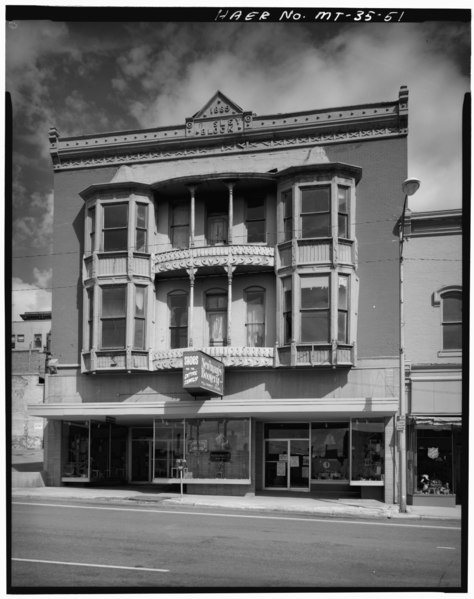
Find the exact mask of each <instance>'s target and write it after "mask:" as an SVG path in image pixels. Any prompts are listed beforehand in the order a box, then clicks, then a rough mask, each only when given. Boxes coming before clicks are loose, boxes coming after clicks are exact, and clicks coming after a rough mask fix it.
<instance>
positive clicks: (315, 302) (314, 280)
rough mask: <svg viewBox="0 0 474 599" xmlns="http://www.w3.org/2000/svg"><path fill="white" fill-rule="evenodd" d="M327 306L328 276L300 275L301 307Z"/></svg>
mask: <svg viewBox="0 0 474 599" xmlns="http://www.w3.org/2000/svg"><path fill="white" fill-rule="evenodd" d="M328 307H329V277H327V276H322V277H301V308H302V309H303V310H304V309H315V308H328Z"/></svg>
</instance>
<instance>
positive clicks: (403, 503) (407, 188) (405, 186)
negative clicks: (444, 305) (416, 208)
mask: <svg viewBox="0 0 474 599" xmlns="http://www.w3.org/2000/svg"><path fill="white" fill-rule="evenodd" d="M419 187H420V180H419V179H407V180H406V181H404V182H403V183H402V191H403V193H404V194H405V201H404V202H403V212H402V216H401V219H400V224H399V229H398V234H399V252H400V277H399V281H400V399H399V406H398V426H397V428H398V433H399V442H398V450H399V472H400V477H399V479H400V480H399V509H400V512H403V513H404V512H406V511H407V470H406V469H407V461H406V460H407V446H406V419H407V400H406V395H405V335H404V327H405V322H404V310H403V301H404V300H403V242H404V229H405V227H404V225H405V212H406V209H407V201H408V196H411V195H413V194H414V193H416V192H417V191H418V188H419Z"/></svg>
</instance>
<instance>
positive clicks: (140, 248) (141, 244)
mask: <svg viewBox="0 0 474 599" xmlns="http://www.w3.org/2000/svg"><path fill="white" fill-rule="evenodd" d="M135 251H137V252H146V231H145V230H144V229H137V234H136V240H135Z"/></svg>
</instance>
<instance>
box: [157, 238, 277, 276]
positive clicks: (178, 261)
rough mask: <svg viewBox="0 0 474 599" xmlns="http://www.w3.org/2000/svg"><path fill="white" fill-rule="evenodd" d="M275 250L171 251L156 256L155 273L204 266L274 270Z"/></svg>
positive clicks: (225, 247) (230, 247) (232, 247)
mask: <svg viewBox="0 0 474 599" xmlns="http://www.w3.org/2000/svg"><path fill="white" fill-rule="evenodd" d="M274 256H275V250H274V248H273V247H269V246H266V245H211V246H202V247H192V248H185V249H172V250H169V251H166V252H163V253H161V254H157V255H156V256H155V260H154V271H155V273H162V272H170V271H174V270H182V269H188V268H191V267H193V268H200V267H206V266H257V267H259V266H261V267H266V268H268V269H273V268H274Z"/></svg>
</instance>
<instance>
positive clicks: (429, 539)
mask: <svg viewBox="0 0 474 599" xmlns="http://www.w3.org/2000/svg"><path fill="white" fill-rule="evenodd" d="M11 509H12V520H11V535H12V543H11V580H10V584H11V589H12V590H13V591H17V590H25V592H26V591H27V589H28V588H30V589H31V588H40V587H50V588H52V589H54V588H58V587H61V588H65V589H66V588H71V587H73V588H76V589H78V591H79V589H82V590H85V589H87V588H97V587H109V588H126V589H129V590H130V592H131V589H138V590H139V589H143V588H144V587H146V588H148V589H150V588H151V589H152V588H156V589H160V590H163V589H166V588H170V589H173V590H176V588H177V587H178V588H179V587H181V588H183V589H186V590H189V589H193V588H201V587H202V588H209V587H220V588H224V589H228V590H229V591H231V590H238V589H242V590H246V589H250V588H256V589H265V588H266V589H272V590H274V591H275V592H276V591H277V590H278V589H280V590H283V589H291V588H295V589H300V590H304V589H307V590H308V591H309V590H318V589H324V588H331V589H332V588H337V589H338V590H346V589H351V590H352V589H356V590H357V589H361V588H371V589H375V588H381V589H386V590H389V589H395V588H403V589H407V588H411V589H418V590H422V589H438V590H442V589H453V588H460V585H461V530H460V523H459V522H451V521H450V522H446V521H441V520H439V521H438V520H429V521H407V520H375V519H372V520H365V521H364V520H350V519H346V520H342V519H335V518H322V517H315V516H311V515H291V514H283V513H275V512H271V513H260V512H258V513H256V512H250V511H242V510H236V511H233V512H230V511H229V510H227V511H225V510H216V509H214V508H209V509H203V508H192V507H184V506H183V507H180V506H177V507H168V506H164V505H160V504H153V505H129V504H124V503H122V504H120V503H117V504H110V503H104V502H100V503H99V502H96V503H80V502H77V501H72V500H71V501H67V502H66V501H59V500H57V501H51V500H48V501H44V502H40V501H38V500H23V499H21V500H20V499H18V500H14V501H13V502H12V505H11Z"/></svg>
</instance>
